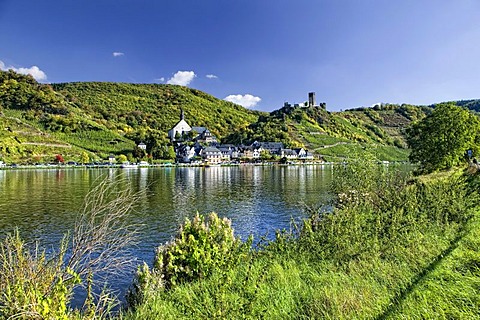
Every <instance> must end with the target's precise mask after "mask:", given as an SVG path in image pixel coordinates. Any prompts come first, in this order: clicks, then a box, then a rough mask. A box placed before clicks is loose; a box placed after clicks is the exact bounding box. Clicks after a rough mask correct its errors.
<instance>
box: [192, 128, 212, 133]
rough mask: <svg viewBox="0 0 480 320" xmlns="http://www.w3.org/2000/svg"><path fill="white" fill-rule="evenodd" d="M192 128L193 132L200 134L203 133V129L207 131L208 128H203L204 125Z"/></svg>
mask: <svg viewBox="0 0 480 320" xmlns="http://www.w3.org/2000/svg"><path fill="white" fill-rule="evenodd" d="M192 130H193V131H195V132H197V133H199V134H200V133H203V132H205V131H208V129H207V128H205V127H192Z"/></svg>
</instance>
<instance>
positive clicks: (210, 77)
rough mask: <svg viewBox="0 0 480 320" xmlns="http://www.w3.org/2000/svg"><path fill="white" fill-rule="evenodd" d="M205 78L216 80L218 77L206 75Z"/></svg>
mask: <svg viewBox="0 0 480 320" xmlns="http://www.w3.org/2000/svg"><path fill="white" fill-rule="evenodd" d="M205 77H207V78H208V79H218V77H217V76H216V75H214V74H207V75H206V76H205Z"/></svg>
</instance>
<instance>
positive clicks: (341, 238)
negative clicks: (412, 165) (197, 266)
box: [120, 167, 480, 319]
mask: <svg viewBox="0 0 480 320" xmlns="http://www.w3.org/2000/svg"><path fill="white" fill-rule="evenodd" d="M377 169H378V168H377ZM346 170H347V172H346V173H340V175H341V174H344V175H345V174H346V175H347V177H348V178H352V176H351V175H352V174H354V175H357V176H359V177H358V178H357V179H350V180H348V179H345V180H342V179H338V184H340V185H341V186H337V187H339V189H338V190H340V189H342V188H343V190H348V188H351V187H352V186H355V185H356V186H357V191H358V192H360V193H359V194H360V195H361V196H360V197H357V196H351V197H350V199H348V201H347V202H343V203H344V206H343V207H342V206H340V207H339V208H338V209H335V210H334V212H333V213H331V214H327V215H325V213H321V212H317V214H320V216H321V217H322V218H321V219H319V220H318V217H320V216H315V214H314V215H313V216H312V218H311V219H310V220H307V221H306V225H305V227H304V228H303V229H302V230H301V232H300V234H297V235H296V236H295V234H292V233H289V232H287V233H283V234H282V233H279V234H278V235H277V239H276V240H275V241H273V242H270V243H268V244H266V245H265V246H264V247H262V248H261V250H256V251H253V252H252V253H251V254H250V255H248V256H246V257H244V258H243V260H242V261H241V262H240V263H238V264H235V265H232V266H231V267H230V268H227V269H224V270H216V271H215V272H214V273H213V274H212V275H211V276H210V277H208V278H206V279H202V280H200V281H193V282H190V283H184V284H182V285H179V286H175V287H172V288H171V289H170V290H156V291H153V292H148V293H147V294H146V296H145V297H146V299H145V300H144V302H143V303H142V304H140V305H138V306H137V307H136V309H134V310H129V311H128V312H126V313H124V314H122V315H121V316H120V318H121V319H206V318H208V319H210V318H212V319H237V318H242V319H245V318H246V319H257V318H266V319H372V318H377V319H387V318H388V319H390V318H475V316H478V310H479V309H478V306H479V305H478V303H479V300H480V299H479V298H477V294H476V292H477V291H478V284H479V278H478V276H479V275H480V274H479V265H480V260H479V259H480V253H479V251H478V249H477V248H478V243H479V242H480V240H478V239H479V237H478V235H479V233H480V231H478V230H480V229H479V228H478V227H479V223H480V217H479V214H478V213H476V214H475V215H473V216H474V218H473V219H470V218H469V217H471V216H472V209H471V205H472V202H471V201H473V200H474V199H469V196H468V194H467V193H468V191H467V190H466V189H464V187H465V184H463V183H462V182H461V180H458V179H459V176H458V174H454V175H450V176H449V178H446V179H438V180H437V179H431V180H430V181H428V182H426V183H425V182H421V181H417V182H413V183H414V184H413V185H410V183H412V182H409V180H403V182H401V183H399V182H398V181H399V180H401V178H399V177H393V176H390V175H389V173H386V172H384V173H380V174H379V175H378V173H377V174H375V175H376V177H377V179H376V178H375V176H366V175H370V174H371V172H370V173H369V172H368V170H369V169H368V168H362V167H357V168H353V169H352V168H347V169H346ZM348 170H351V171H348ZM377 171H378V170H377ZM337 174H338V173H337ZM366 178H370V179H366ZM380 178H382V179H383V180H382V181H380V180H379V179H380ZM359 179H360V180H361V181H360V180H359ZM385 181H389V182H385ZM340 187H341V188H340ZM345 187H347V189H345ZM375 190H382V191H383V192H382V193H379V192H376V193H372V191H375ZM383 196H385V197H383ZM345 203H346V204H345ZM458 262H461V263H460V264H459V263H458ZM450 284H451V285H450ZM447 285H448V288H445V287H446V286H447ZM431 301H433V303H432V302H431Z"/></svg>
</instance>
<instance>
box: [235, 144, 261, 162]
mask: <svg viewBox="0 0 480 320" xmlns="http://www.w3.org/2000/svg"><path fill="white" fill-rule="evenodd" d="M262 151H264V149H263V148H262V147H260V146H253V145H251V146H249V147H244V148H243V150H242V151H241V152H240V154H239V156H241V157H242V158H247V159H259V158H260V155H261V153H262Z"/></svg>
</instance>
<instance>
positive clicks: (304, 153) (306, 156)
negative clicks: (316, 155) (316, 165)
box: [293, 148, 313, 160]
mask: <svg viewBox="0 0 480 320" xmlns="http://www.w3.org/2000/svg"><path fill="white" fill-rule="evenodd" d="M293 150H295V152H296V153H297V156H298V159H300V160H313V153H311V152H308V150H305V149H303V148H299V149H293Z"/></svg>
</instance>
